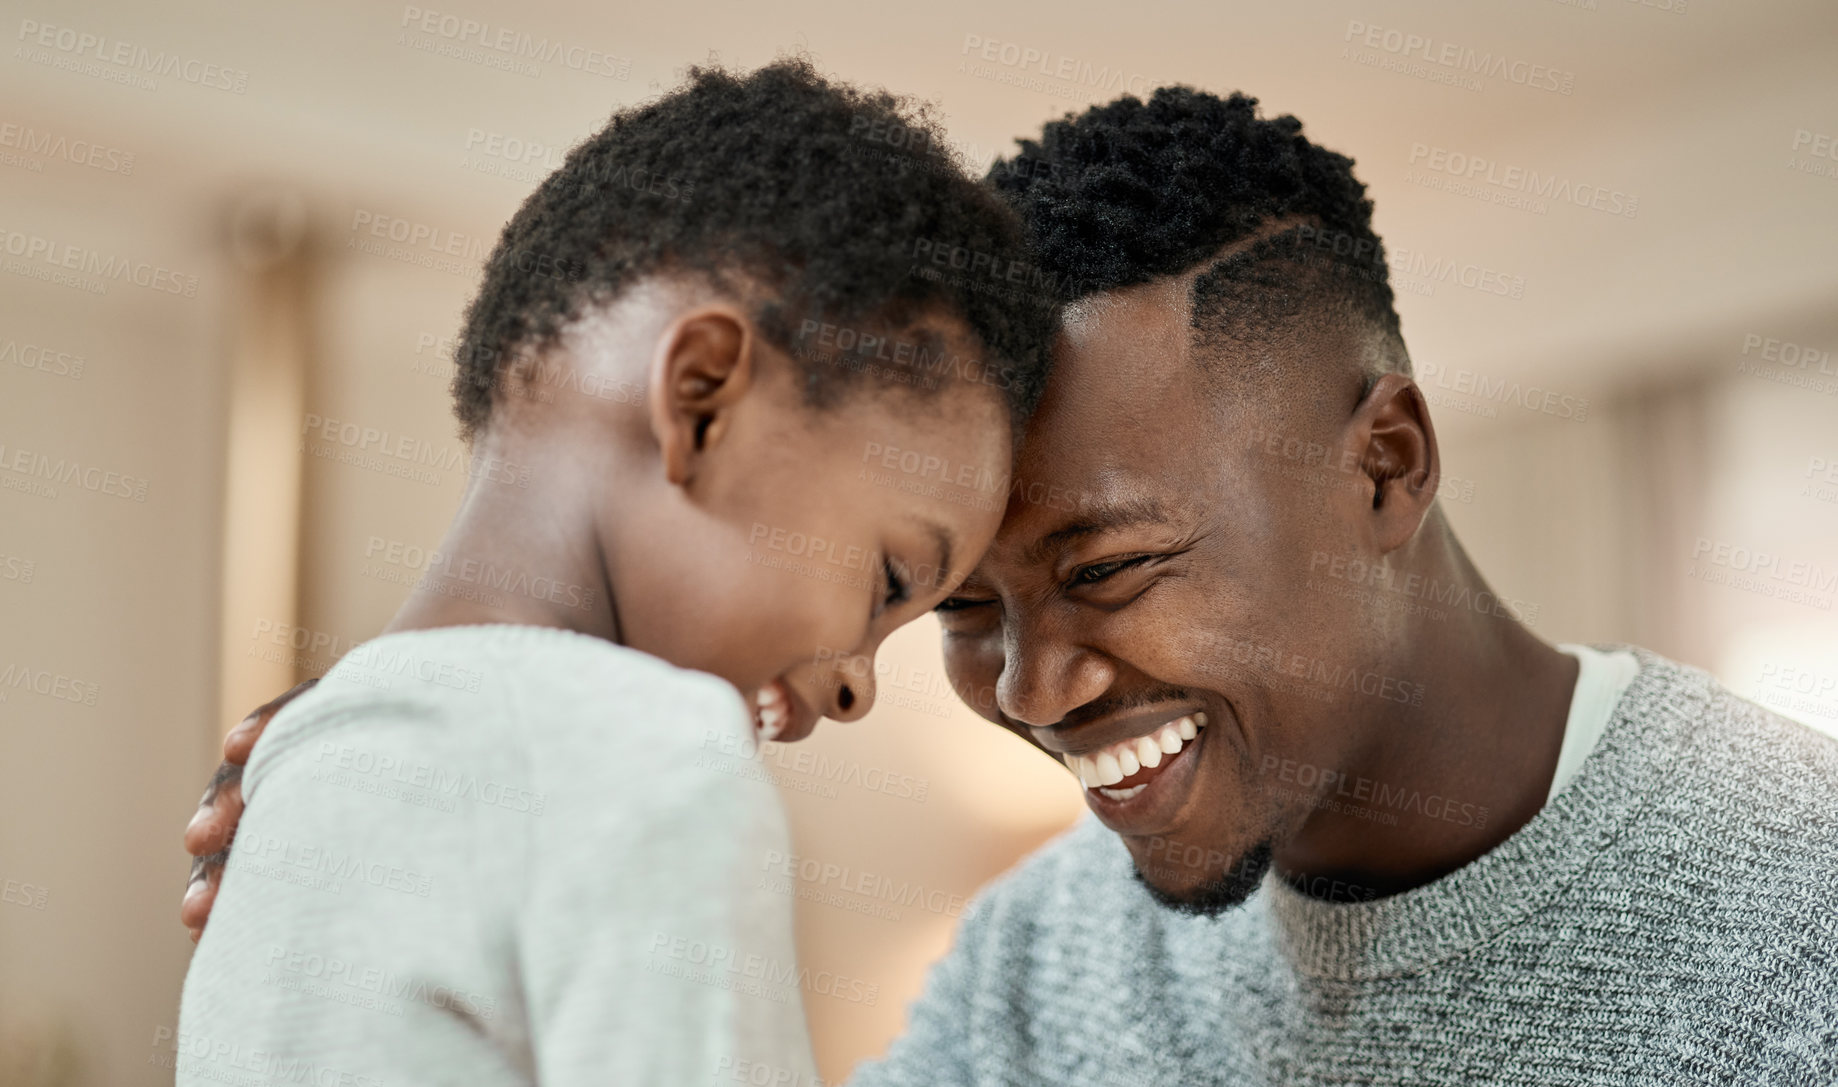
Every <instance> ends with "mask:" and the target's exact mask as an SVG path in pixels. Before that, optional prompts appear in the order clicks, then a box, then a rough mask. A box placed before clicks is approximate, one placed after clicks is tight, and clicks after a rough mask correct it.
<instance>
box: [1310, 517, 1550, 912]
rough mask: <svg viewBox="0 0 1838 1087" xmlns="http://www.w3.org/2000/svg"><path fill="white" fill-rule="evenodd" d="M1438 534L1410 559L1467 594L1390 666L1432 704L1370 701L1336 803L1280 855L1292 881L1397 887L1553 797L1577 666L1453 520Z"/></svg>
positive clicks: (1483, 843) (1437, 872)
mask: <svg viewBox="0 0 1838 1087" xmlns="http://www.w3.org/2000/svg"><path fill="white" fill-rule="evenodd" d="M1426 535H1428V536H1429V538H1428V539H1426V540H1425V541H1424V546H1423V547H1421V548H1420V549H1419V550H1418V552H1417V553H1416V554H1415V555H1413V556H1412V557H1411V558H1412V563H1411V565H1412V566H1413V568H1414V569H1415V571H1416V572H1418V573H1421V574H1423V575H1424V576H1425V579H1426V580H1427V579H1429V578H1431V577H1433V578H1434V579H1436V581H1437V582H1439V583H1440V584H1441V585H1442V586H1451V585H1452V586H1453V589H1452V596H1453V598H1454V599H1456V600H1458V601H1461V603H1460V604H1458V605H1455V606H1446V607H1443V608H1440V609H1437V611H1438V612H1439V613H1440V616H1439V617H1435V616H1433V615H1432V616H1422V615H1420V616H1419V617H1418V618H1417V619H1416V621H1415V623H1414V626H1413V627H1412V628H1411V629H1409V630H1408V631H1407V632H1405V633H1404V634H1403V635H1402V636H1400V637H1398V638H1396V639H1394V644H1395V645H1396V646H1397V647H1398V652H1397V653H1395V654H1393V655H1392V656H1391V657H1390V658H1389V661H1390V663H1389V664H1388V667H1390V668H1392V669H1393V671H1392V672H1391V673H1390V674H1392V675H1394V676H1398V677H1401V678H1404V679H1408V680H1410V681H1412V682H1414V683H1419V684H1422V689H1423V691H1424V696H1423V701H1422V704H1421V705H1420V706H1393V705H1392V704H1390V703H1386V704H1384V705H1383V707H1381V708H1379V709H1377V710H1374V709H1373V707H1372V702H1373V700H1372V699H1364V700H1362V701H1363V702H1364V703H1365V705H1364V706H1363V707H1362V711H1363V712H1361V713H1360V716H1359V717H1358V718H1357V725H1358V732H1359V734H1358V736H1356V738H1355V739H1354V741H1353V744H1352V747H1351V750H1350V752H1349V757H1348V758H1347V759H1346V765H1347V766H1348V771H1347V772H1343V773H1342V775H1341V776H1340V780H1339V781H1337V782H1335V783H1333V784H1332V785H1330V786H1327V787H1326V788H1327V795H1329V796H1331V797H1332V799H1334V800H1336V801H1337V802H1338V805H1337V806H1335V805H1322V806H1320V807H1317V808H1316V809H1315V810H1314V812H1313V813H1312V814H1311V815H1309V816H1308V817H1307V821H1306V823H1304V825H1303V827H1302V829H1301V831H1300V832H1299V833H1297V834H1295V835H1294V836H1292V837H1291V838H1290V839H1289V840H1288V841H1286V842H1283V843H1282V844H1281V845H1280V846H1279V847H1278V849H1277V851H1276V864H1277V868H1278V869H1279V871H1282V872H1284V873H1286V874H1288V875H1289V876H1291V877H1292V880H1295V879H1298V878H1300V879H1305V880H1307V881H1310V884H1311V885H1313V884H1314V881H1315V880H1316V877H1322V876H1326V877H1329V878H1330V881H1331V880H1333V879H1338V880H1340V881H1341V882H1342V883H1345V884H1350V885H1353V886H1355V887H1358V888H1360V889H1361V892H1360V893H1358V897H1362V898H1364V897H1382V896H1385V895H1390V894H1396V893H1398V892H1400V891H1405V890H1409V889H1411V888H1413V887H1418V886H1421V885H1423V884H1425V883H1429V882H1431V881H1433V880H1436V879H1439V878H1441V877H1442V876H1444V875H1447V874H1448V873H1450V872H1453V871H1454V870H1456V869H1457V868H1460V867H1462V866H1463V865H1465V864H1467V863H1469V862H1470V861H1473V860H1475V859H1476V858H1478V857H1480V856H1482V855H1483V854H1485V853H1487V852H1488V851H1489V850H1491V849H1493V848H1494V847H1495V846H1497V845H1499V844H1500V843H1501V842H1502V841H1505V840H1506V838H1508V837H1509V836H1511V835H1512V834H1513V832H1515V831H1517V830H1518V829H1519V828H1520V827H1521V826H1523V825H1525V823H1526V822H1527V821H1528V820H1530V819H1531V818H1532V817H1533V816H1534V815H1536V814H1538V812H1539V810H1540V809H1541V808H1542V807H1543V806H1544V801H1545V799H1546V796H1547V794H1548V792H1549V790H1550V785H1551V779H1552V775H1553V773H1554V772H1555V769H1556V766H1557V758H1558V753H1559V751H1560V750H1561V748H1562V746H1563V737H1564V726H1565V722H1566V720H1567V718H1568V716H1569V709H1570V700H1571V696H1572V693H1573V692H1574V690H1575V687H1576V679H1577V670H1578V666H1577V662H1576V660H1575V659H1574V658H1572V657H1570V656H1568V655H1566V654H1563V653H1560V652H1558V651H1557V650H1555V649H1553V648H1551V647H1550V646H1548V645H1546V644H1545V643H1544V642H1542V641H1540V640H1539V639H1538V638H1537V637H1536V636H1534V635H1533V634H1532V633H1531V632H1530V631H1529V630H1527V629H1526V628H1525V627H1524V626H1523V625H1521V624H1520V623H1519V621H1518V620H1517V619H1515V618H1512V617H1511V616H1509V615H1506V614H1503V613H1504V612H1505V611H1506V609H1505V608H1504V607H1503V606H1500V607H1498V608H1497V609H1496V607H1495V604H1494V601H1495V600H1496V599H1497V598H1495V597H1494V596H1493V595H1492V592H1491V590H1490V589H1489V588H1488V586H1487V583H1486V581H1485V580H1484V579H1483V578H1482V577H1481V575H1480V573H1479V571H1477V570H1476V569H1475V568H1474V566H1473V564H1472V563H1471V562H1469V560H1468V557H1467V555H1466V554H1465V553H1464V552H1463V551H1462V549H1461V545H1460V544H1459V543H1458V542H1457V541H1456V540H1455V537H1454V534H1453V533H1452V532H1450V531H1449V530H1448V529H1447V528H1446V526H1442V525H1440V524H1439V525H1438V526H1437V530H1436V531H1435V532H1434V533H1433V534H1426ZM1483 594H1485V595H1483ZM1483 604H1484V606H1483ZM1349 723H1353V722H1349ZM1361 809H1364V810H1361ZM1362 816H1363V817H1362ZM1373 816H1376V818H1374V817H1373ZM1393 820H1395V821H1393Z"/></svg>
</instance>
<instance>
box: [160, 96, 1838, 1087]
mask: <svg viewBox="0 0 1838 1087" xmlns="http://www.w3.org/2000/svg"><path fill="white" fill-rule="evenodd" d="M1254 107H1255V103H1254V102H1253V101H1251V100H1249V99H1245V98H1242V97H1239V96H1233V97H1231V98H1229V99H1220V98H1218V97H1216V96H1212V95H1207V94H1202V93H1198V92H1194V91H1191V90H1187V89H1181V88H1173V89H1163V90H1161V91H1158V92H1157V93H1156V94H1155V95H1154V96H1153V98H1152V99H1151V100H1150V101H1149V102H1147V103H1143V102H1140V101H1137V100H1135V99H1133V98H1124V99H1121V100H1119V101H1117V102H1114V103H1111V104H1110V105H1107V106H1103V107H1098V108H1095V109H1092V110H1089V111H1087V112H1086V113H1085V114H1083V115H1082V116H1079V117H1077V118H1069V119H1068V120H1066V121H1062V122H1056V123H1054V124H1050V125H1048V126H1047V128H1046V130H1045V132H1044V133H1043V135H1042V138H1041V139H1040V140H1039V141H1038V142H1033V141H1029V142H1025V143H1024V144H1023V147H1022V152H1021V154H1020V155H1018V156H1017V157H1016V158H1015V159H1014V160H1011V161H1010V162H1007V163H1002V164H998V167H997V169H996V170H995V171H994V173H993V175H992V179H993V180H994V181H995V183H996V184H997V185H998V187H999V188H1000V189H1001V190H1002V191H1003V192H1004V193H1005V194H1006V195H1007V196H1008V197H1009V198H1010V199H1011V201H1013V202H1014V204H1015V205H1016V206H1017V207H1018V208H1019V209H1020V210H1021V211H1022V213H1023V214H1024V216H1026V217H1027V219H1028V220H1029V221H1030V223H1031V225H1032V227H1033V229H1034V232H1035V234H1036V237H1037V241H1038V245H1039V249H1040V256H1039V259H1040V261H1041V263H1042V265H1043V266H1044V268H1045V269H1047V270H1048V271H1049V273H1051V274H1053V275H1055V276H1057V277H1058V278H1059V279H1060V280H1061V281H1066V282H1077V283H1079V284H1080V289H1081V291H1084V292H1087V293H1085V296H1084V297H1082V298H1080V299H1079V300H1078V301H1076V302H1075V303H1074V304H1073V305H1072V306H1071V307H1070V309H1069V311H1068V313H1067V316H1066V318H1065V321H1064V327H1063V336H1062V343H1061V350H1060V353H1059V357H1058V360H1057V362H1056V370H1055V375H1054V377H1053V378H1052V380H1051V382H1050V384H1049V387H1048V390H1047V394H1046V397H1045V399H1044V401H1043V403H1042V405H1041V408H1040V410H1039V413H1038V414H1037V415H1036V416H1035V419H1034V422H1033V424H1032V426H1031V428H1030V431H1029V439H1028V442H1027V444H1026V446H1025V447H1024V450H1023V454H1022V459H1021V462H1020V463H1019V465H1018V468H1017V474H1018V476H1020V477H1021V478H1022V479H1024V480H1025V481H1026V482H1027V483H1028V484H1029V485H1030V486H1031V485H1033V484H1044V485H1046V486H1048V487H1054V488H1057V490H1056V491H1054V492H1052V493H1071V494H1074V495H1079V496H1081V497H1080V500H1079V501H1078V502H1076V503H1071V504H1070V505H1074V506H1076V508H1075V509H1070V510H1069V509H1064V508H1059V507H1061V506H1064V505H1068V503H1028V502H1026V501H1022V500H1017V501H1014V502H1011V504H1010V508H1009V511H1008V517H1007V520H1006V521H1005V522H1004V524H1003V527H1002V530H1001V532H1000V533H999V535H998V536H997V539H996V542H995V544H994V546H993V547H992V549H991V551H990V552H989V553H988V555H987V556H986V557H985V559H984V561H983V563H982V564H981V566H980V567H979V569H978V571H977V573H975V574H974V575H973V576H972V577H971V579H970V580H969V581H968V582H966V584H965V585H964V587H963V588H962V589H960V591H959V592H958V593H957V594H956V595H955V596H954V597H953V598H952V599H950V600H947V601H946V602H945V603H944V604H943V605H941V607H940V609H939V610H940V618H941V621H942V622H943V624H944V627H945V659H946V664H947V667H948V669H949V670H950V673H951V676H952V680H953V683H954V685H955V686H956V688H957V690H958V691H959V693H960V695H962V696H963V697H964V698H965V699H966V701H968V702H969V703H970V704H971V705H973V706H975V707H976V708H977V709H978V711H979V712H980V713H982V714H983V715H984V716H985V717H987V718H989V719H990V720H992V721H994V722H996V723H998V724H1001V725H1003V726H1004V727H1007V728H1010V729H1012V730H1014V731H1016V732H1018V733H1019V734H1021V735H1022V736H1024V737H1025V738H1027V739H1028V740H1029V741H1030V742H1032V743H1034V744H1036V745H1037V746H1039V747H1041V748H1042V750H1044V751H1046V752H1047V753H1049V754H1050V755H1053V756H1054V757H1056V758H1059V759H1061V760H1062V761H1065V762H1066V763H1067V765H1068V767H1069V769H1071V770H1072V771H1073V772H1075V773H1077V774H1078V775H1079V776H1080V778H1081V780H1082V781H1083V782H1084V783H1085V784H1086V785H1087V790H1086V797H1087V800H1088V803H1089V805H1090V807H1091V808H1092V810H1093V813H1094V815H1095V817H1096V818H1095V819H1089V820H1086V821H1085V822H1084V823H1083V824H1082V825H1081V826H1079V827H1078V828H1076V829H1075V830H1074V831H1072V832H1070V833H1069V834H1068V835H1066V836H1065V837H1063V838H1062V839H1061V840H1059V841H1057V842H1055V843H1053V844H1051V845H1049V846H1048V847H1046V848H1045V849H1043V850H1042V851H1040V852H1039V853H1038V854H1036V855H1035V856H1034V857H1032V858H1030V859H1029V860H1028V861H1026V862H1025V863H1024V864H1023V865H1021V866H1020V868H1019V869H1018V870H1017V871H1015V872H1014V873H1012V874H1010V875H1009V876H1007V877H1006V878H1004V879H1003V880H1001V881H1000V882H998V883H997V884H996V885H994V886H993V887H991V888H990V889H989V890H988V891H987V892H985V894H984V895H983V897H982V899H981V905H980V906H979V907H978V909H977V910H976V911H975V913H974V917H973V919H972V920H970V921H968V922H966V924H965V925H964V926H963V928H962V929H961V931H960V932H959V933H958V936H957V939H956V942H955V945H954V947H953V950H952V951H951V953H950V954H949V955H948V956H947V957H946V959H945V960H944V961H943V962H942V963H940V964H939V965H938V966H937V967H936V968H935V969H934V971H933V974H932V976H931V978H930V979H929V981H928V983H927V987H926V992H925V995H924V996H923V997H922V999H921V1000H920V1001H919V1002H918V1003H917V1004H916V1005H915V1006H914V1009H913V1014H912V1023H911V1029H910V1032H909V1033H908V1034H907V1035H906V1036H905V1037H904V1038H902V1039H900V1040H899V1041H897V1042H896V1043H895V1045H894V1046H893V1048H892V1050H891V1051H890V1053H889V1055H888V1057H887V1058H886V1059H885V1060H884V1061H882V1062H878V1063H875V1064H871V1065H869V1066H866V1067H864V1068H863V1069H862V1070H861V1071H860V1073H859V1074H858V1076H857V1079H856V1082H858V1083H860V1084H864V1085H867V1087H905V1085H913V1087H917V1085H920V1084H925V1085H946V1084H973V1083H974V1084H992V1085H993V1084H1000V1085H1004V1087H1007V1085H1014V1084H1104V1085H1111V1084H1144V1085H1147V1084H1183V1085H1185V1084H1211V1083H1220V1084H1236V1083H1260V1084H1261V1083H1268V1084H1317V1083H1374V1084H1378V1083H1385V1084H1392V1083H1395V1084H1406V1083H1408V1084H1471V1083H1480V1082H1510V1083H1534V1084H1608V1083H1652V1082H1668V1083H1713V1082H1714V1083H1756V1082H1767V1083H1805V1084H1815V1083H1817V1084H1829V1083H1832V1082H1838V997H1834V995H1833V994H1834V992H1838V968H1834V966H1833V964H1832V963H1833V952H1834V951H1835V950H1838V890H1835V889H1834V888H1835V887H1838V879H1835V878H1834V877H1835V876H1838V825H1835V824H1838V744H1833V743H1832V742H1830V741H1828V740H1826V739H1823V738H1821V737H1819V736H1817V735H1816V734H1813V733H1811V732H1809V731H1808V730H1805V729H1803V728H1801V727H1799V726H1796V725H1794V724H1792V723H1790V722H1787V721H1784V720H1781V719H1779V718H1777V717H1774V716H1772V715H1770V714H1767V713H1766V712H1765V711H1762V710H1760V709H1759V708H1757V707H1755V706H1752V705H1750V704H1748V703H1745V702H1742V701H1740V700H1738V699H1736V698H1734V697H1733V696H1732V695H1730V694H1729V693H1728V692H1727V691H1725V690H1723V689H1721V688H1720V687H1718V686H1717V685H1716V684H1715V683H1714V682H1712V681H1711V680H1710V679H1708V677H1705V676H1704V675H1702V674H1701V673H1698V672H1695V671H1693V670H1691V669H1687V668H1684V667H1681V666H1679V665H1676V664H1673V663H1671V662H1668V661H1665V660H1662V659H1660V658H1658V657H1655V656H1653V655H1651V654H1647V653H1644V652H1638V651H1628V650H1613V651H1605V650H1593V649H1588V648H1586V647H1566V650H1565V651H1560V650H1558V649H1553V648H1552V647H1550V646H1547V645H1545V644H1544V643H1543V642H1541V641H1539V640H1538V639H1537V638H1536V637H1535V636H1533V635H1532V634H1531V633H1530V632H1529V631H1528V630H1526V629H1525V627H1524V626H1523V625H1522V624H1521V623H1520V622H1518V621H1517V619H1515V618H1514V617H1513V615H1512V614H1511V611H1510V609H1509V608H1507V607H1506V606H1504V605H1503V604H1502V603H1501V602H1500V601H1499V599H1498V597H1497V596H1495V595H1494V594H1492V593H1491V591H1490V590H1489V589H1488V587H1487V584H1486V582H1485V581H1484V580H1483V578H1482V577H1481V575H1480V574H1479V572H1478V571H1477V570H1476V569H1475V567H1474V566H1473V564H1472V563H1471V562H1470V561H1469V560H1468V558H1467V556H1466V554H1465V553H1464V552H1463V550H1462V548H1461V546H1460V544H1459V543H1458V542H1457V541H1456V539H1455V537H1454V535H1453V533H1452V531H1451V530H1450V528H1449V526H1448V524H1447V522H1446V521H1445V520H1444V518H1443V516H1442V514H1441V512H1440V511H1439V509H1438V508H1437V506H1436V503H1435V495H1436V488H1437V484H1438V481H1439V479H1440V461H1439V454H1438V450H1437V445H1436V440H1435V433H1434V430H1433V428H1432V426H1431V422H1430V418H1429V413H1428V410H1427V408H1426V406H1425V404H1424V399H1423V396H1422V394H1421V393H1420V391H1419V390H1418V389H1417V387H1416V386H1415V384H1414V383H1413V382H1412V380H1411V378H1410V361H1409V357H1408V355H1407V353H1406V351H1405V348H1404V344H1403V341H1402V338H1401V336H1400V334H1399V329H1398V323H1397V318H1396V314H1395V310H1394V309H1393V305H1392V298H1391V292H1390V289H1389V286H1388V285H1387V281H1386V274H1385V273H1386V266H1385V263H1384V257H1383V247H1382V245H1381V244H1380V242H1379V239H1378V237H1377V236H1376V234H1374V233H1373V231H1372V229H1371V221H1370V220H1371V206H1370V203H1369V202H1368V201H1367V200H1366V199H1365V196H1364V188H1363V186H1361V185H1360V184H1359V183H1358V182H1357V181H1356V180H1355V179H1354V177H1353V175H1352V171H1351V166H1352V164H1351V163H1350V162H1349V161H1348V160H1347V159H1345V158H1343V157H1341V156H1338V155H1335V154H1332V153H1331V152H1328V151H1325V150H1323V149H1321V148H1318V147H1315V146H1314V145H1312V144H1310V143H1309V142H1308V141H1307V140H1306V139H1304V138H1303V136H1302V134H1301V126H1300V124H1299V123H1298V122H1296V121H1295V120H1294V119H1293V118H1287V117H1285V118H1276V119H1260V118H1258V117H1257V116H1256V114H1255V108H1254ZM1036 489H1044V488H1036ZM251 732H252V729H245V730H243V731H242V732H241V733H240V734H239V735H238V736H236V737H233V740H234V742H235V743H236V744H238V745H246V744H247V743H248V742H252V737H251ZM223 807H224V809H225V812H224V813H207V814H203V815H201V817H200V819H199V820H198V821H197V822H196V823H195V827H194V833H193V836H192V840H191V841H189V842H188V844H190V845H192V847H193V848H194V851H196V850H197V849H198V848H199V847H201V846H205V845H210V844H214V843H216V844H220V843H221V841H222V831H223V829H224V828H225V825H226V823H227V819H225V818H223V814H233V798H232V802H230V803H226V804H225V805H223ZM207 894H208V891H204V892H203V893H201V894H200V896H199V898H198V899H195V900H194V903H204V904H208V897H205V896H206V895H207ZM190 908H191V909H192V910H193V913H192V914H191V915H190V916H193V917H195V916H196V915H197V906H196V905H195V904H194V905H193V906H191V907H190Z"/></svg>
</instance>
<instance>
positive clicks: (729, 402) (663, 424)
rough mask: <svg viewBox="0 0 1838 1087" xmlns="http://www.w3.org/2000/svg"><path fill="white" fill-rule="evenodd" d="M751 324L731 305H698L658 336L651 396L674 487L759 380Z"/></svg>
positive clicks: (692, 470)
mask: <svg viewBox="0 0 1838 1087" xmlns="http://www.w3.org/2000/svg"><path fill="white" fill-rule="evenodd" d="M755 347H756V339H755V335H754V329H753V324H752V322H751V321H749V320H748V319H747V317H746V315H745V314H743V313H741V312H740V311H739V310H738V309H735V308H734V307H732V306H725V305H709V306H699V307H697V308H696V309H693V310H691V311H689V312H687V313H685V314H683V315H682V316H680V317H678V318H677V319H676V320H674V321H672V322H670V324H669V326H668V327H666V328H665V329H664V331H663V334H662V335H661V336H659V337H658V340H657V351H656V353H655V354H654V355H653V356H652V358H651V374H650V386H651V388H653V389H655V390H657V395H655V396H652V397H647V398H646V399H647V404H648V407H649V412H650V417H651V433H652V435H653V436H654V437H655V438H656V439H657V446H658V452H659V454H660V455H661V457H662V458H663V462H664V475H665V477H666V478H667V479H668V480H669V481H670V482H671V483H672V484H674V485H676V486H679V487H680V486H683V485H684V484H687V483H688V482H689V481H690V480H691V479H692V478H694V476H695V474H696V466H697V464H698V463H699V461H700V459H701V457H702V455H703V454H704V453H706V452H707V451H708V450H710V449H712V448H713V447H714V446H716V445H718V444H719V443H720V442H721V441H722V439H723V438H725V437H726V436H727V432H728V429H729V427H730V426H731V425H732V423H733V413H734V406H735V405H736V404H737V403H739V401H740V398H741V397H742V396H744V395H745V394H746V392H747V390H748V389H749V388H751V387H752V386H753V384H754V382H755V381H756V380H757V379H758V374H757V373H756V370H755Z"/></svg>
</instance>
